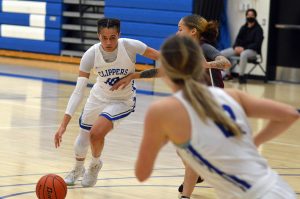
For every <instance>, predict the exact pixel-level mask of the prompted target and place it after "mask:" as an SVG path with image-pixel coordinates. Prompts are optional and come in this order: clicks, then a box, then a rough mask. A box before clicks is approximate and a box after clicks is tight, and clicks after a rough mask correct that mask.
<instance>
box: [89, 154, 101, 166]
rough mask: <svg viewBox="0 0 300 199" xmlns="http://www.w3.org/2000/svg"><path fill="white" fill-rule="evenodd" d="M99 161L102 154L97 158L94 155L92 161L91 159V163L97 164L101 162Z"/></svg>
mask: <svg viewBox="0 0 300 199" xmlns="http://www.w3.org/2000/svg"><path fill="white" fill-rule="evenodd" d="M99 162H100V156H99V157H97V158H95V157H92V161H91V164H90V165H96V164H99Z"/></svg>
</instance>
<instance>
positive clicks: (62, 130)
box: [54, 127, 66, 148]
mask: <svg viewBox="0 0 300 199" xmlns="http://www.w3.org/2000/svg"><path fill="white" fill-rule="evenodd" d="M65 131H66V128H64V127H59V129H58V130H57V132H56V133H55V136H54V144H55V148H58V147H60V144H61V142H62V136H63V134H64V133H65Z"/></svg>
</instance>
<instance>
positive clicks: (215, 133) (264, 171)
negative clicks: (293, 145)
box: [174, 88, 277, 199]
mask: <svg viewBox="0 0 300 199" xmlns="http://www.w3.org/2000/svg"><path fill="white" fill-rule="evenodd" d="M209 91H210V93H211V94H212V96H213V98H214V99H215V100H216V101H217V102H218V104H219V105H220V106H221V107H222V108H223V109H224V111H225V112H226V113H227V114H228V116H230V117H231V118H232V119H233V120H234V121H235V123H236V124H237V125H238V126H239V127H240V128H241V130H242V132H243V135H242V136H241V137H234V136H233V135H232V133H231V132H229V131H226V129H224V128H222V125H218V124H216V123H215V122H213V121H212V120H207V123H205V122H203V121H202V120H201V119H200V118H199V117H198V115H197V113H196V111H195V110H194V109H193V108H192V106H191V105H190V104H189V103H188V102H187V100H186V99H185V98H184V97H183V94H182V92H178V93H176V94H175V95H174V96H175V97H176V98H177V99H178V100H179V101H180V102H181V103H182V104H183V105H184V107H185V109H186V110H187V112H188V114H189V118H190V122H191V127H192V128H191V129H192V130H191V131H192V132H191V140H190V141H189V143H186V144H184V145H181V146H176V148H177V150H178V152H179V154H180V156H181V157H182V158H183V159H184V160H185V161H186V162H187V163H188V164H189V165H190V166H191V167H192V168H193V169H194V170H195V171H196V172H197V173H198V174H200V175H201V177H203V178H204V179H205V181H206V182H208V183H209V184H211V185H212V186H213V187H214V188H215V190H216V192H217V194H218V195H219V197H220V198H222V199H229V198H230V199H237V198H243V199H246V198H247V199H250V198H251V199H253V198H259V197H258V196H261V194H264V193H265V192H267V191H268V190H269V189H270V188H271V187H272V186H273V184H274V183H275V182H276V177H277V174H276V173H275V172H273V171H272V170H271V169H270V168H269V166H268V164H267V162H266V160H265V159H264V158H262V157H261V156H260V154H259V153H258V151H257V149H256V146H255V145H254V143H253V137H252V131H251V128H250V125H249V124H248V120H247V116H246V114H245V112H244V110H243V108H242V107H241V106H240V105H239V104H238V103H237V102H236V101H235V100H234V99H233V98H232V97H231V96H229V95H228V94H227V93H225V92H224V91H223V90H222V89H219V88H209Z"/></svg>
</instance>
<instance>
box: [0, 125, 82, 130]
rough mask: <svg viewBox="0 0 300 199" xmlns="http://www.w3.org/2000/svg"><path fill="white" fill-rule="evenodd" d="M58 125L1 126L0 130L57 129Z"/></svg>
mask: <svg viewBox="0 0 300 199" xmlns="http://www.w3.org/2000/svg"><path fill="white" fill-rule="evenodd" d="M59 126H60V125H45V126H43V125H40V126H3V127H0V129H31V128H41V127H42V128H58V127H59ZM70 126H71V127H76V126H79V125H78V124H69V125H68V127H70Z"/></svg>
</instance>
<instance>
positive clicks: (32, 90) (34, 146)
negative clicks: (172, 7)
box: [0, 57, 300, 199]
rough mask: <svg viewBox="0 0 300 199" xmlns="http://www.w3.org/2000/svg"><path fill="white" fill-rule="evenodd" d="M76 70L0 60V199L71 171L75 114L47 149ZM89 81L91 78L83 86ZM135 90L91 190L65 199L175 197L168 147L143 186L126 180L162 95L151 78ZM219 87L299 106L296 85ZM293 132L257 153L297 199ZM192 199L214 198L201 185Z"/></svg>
mask: <svg viewBox="0 0 300 199" xmlns="http://www.w3.org/2000/svg"><path fill="white" fill-rule="evenodd" d="M76 71H77V66H75V65H66V64H57V63H53V62H37V61H29V60H21V59H12V58H3V57H2V58H1V57H0V110H1V111H0V136H1V139H0V199H4V198H15V199H32V198H35V192H34V190H35V184H36V182H37V181H38V179H39V178H40V177H41V176H43V175H45V174H48V173H55V174H58V175H60V176H62V177H63V176H65V175H66V173H67V172H68V171H69V170H70V169H71V168H72V165H73V142H74V139H75V137H76V135H77V132H78V117H79V114H80V110H81V107H80V108H79V109H78V111H77V113H76V115H75V116H74V118H73V119H72V121H71V123H70V125H69V127H68V129H67V133H66V134H65V136H64V137H63V143H62V146H61V148H59V149H55V147H54V144H53V135H54V133H55V132H56V130H57V128H58V126H59V124H60V121H61V119H62V116H63V114H64V111H65V107H66V104H67V102H68V99H69V96H70V94H71V92H72V91H73V88H74V81H75V80H76V76H77V74H76ZM93 80H94V77H93V78H92V80H91V83H92V82H93ZM137 86H138V89H139V94H138V96H137V108H136V111H135V112H134V113H133V114H131V115H130V116H129V117H128V118H127V119H126V120H125V121H123V123H122V124H121V125H120V126H118V127H117V128H116V129H114V130H113V132H112V133H111V134H109V135H108V137H107V139H106V145H105V148H104V151H103V156H102V158H103V161H104V166H103V168H102V170H101V172H100V175H99V179H98V183H97V184H96V186H95V187H93V188H82V187H81V186H80V182H79V183H78V184H77V185H76V186H74V187H69V189H68V194H67V198H68V199H91V198H110V199H119V198H122V199H127V198H128V199H129V198H130V199H134V198H136V199H140V198H143V199H152V198H157V199H165V198H177V197H178V194H177V187H178V185H180V184H181V182H182V179H183V173H184V170H183V165H182V163H181V161H180V159H179V158H178V157H177V155H176V153H175V150H174V148H173V147H172V145H170V144H168V145H167V146H166V147H165V148H164V150H163V151H162V153H161V154H160V156H159V158H158V160H157V162H156V166H155V171H154V172H153V174H152V177H151V179H150V180H148V181H147V182H145V183H139V182H138V181H137V180H136V179H135V177H134V170H133V169H134V164H135V160H136V157H137V150H138V147H139V144H140V140H141V136H142V129H143V118H144V114H145V111H146V110H147V107H148V105H149V104H150V103H151V102H152V101H154V100H156V99H160V98H161V97H162V96H163V95H165V94H168V93H169V90H168V89H167V88H166V87H165V85H164V84H163V83H162V81H161V80H159V79H157V80H146V81H138V82H137ZM226 87H235V88H238V89H241V90H244V91H246V92H248V93H251V94H253V95H255V96H257V97H265V98H270V99H275V100H278V101H282V102H286V103H289V104H291V105H294V106H295V107H298V108H299V107H300V103H299V102H300V100H299V99H300V86H299V85H298V84H288V83H279V82H271V83H268V84H264V83H263V82H258V81H253V82H252V81H250V82H249V83H248V84H247V85H243V86H240V85H239V84H238V83H236V82H234V81H233V82H226ZM88 90H89V89H88ZM87 95H88V91H87V92H86V96H87ZM251 124H252V127H253V129H254V131H255V130H257V129H259V128H261V127H262V126H263V125H264V122H263V121H262V120H251ZM299 129H300V122H297V123H296V124H295V125H294V126H293V127H292V128H291V129H290V130H289V131H288V132H287V133H286V134H284V135H281V136H280V137H279V138H277V139H275V140H273V141H271V142H269V143H267V144H265V145H264V146H262V147H261V148H260V149H259V150H260V151H261V153H262V154H263V156H264V157H265V158H266V159H267V160H268V161H269V164H270V165H271V166H272V168H274V169H275V170H276V171H277V172H278V173H279V174H280V175H281V176H282V177H283V178H284V179H285V180H287V181H288V183H289V184H290V185H291V186H292V187H293V188H294V190H295V191H296V192H297V194H298V196H299V198H300V139H299V138H300V131H299ZM89 157H90V156H89ZM88 159H89V158H88ZM87 163H88V162H87ZM192 198H198V199H199V198H201V199H211V198H215V194H214V190H213V189H212V188H211V187H210V186H209V185H208V184H206V183H205V182H204V183H202V184H198V186H197V188H196V189H195V191H194V194H193V196H192Z"/></svg>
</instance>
